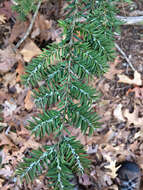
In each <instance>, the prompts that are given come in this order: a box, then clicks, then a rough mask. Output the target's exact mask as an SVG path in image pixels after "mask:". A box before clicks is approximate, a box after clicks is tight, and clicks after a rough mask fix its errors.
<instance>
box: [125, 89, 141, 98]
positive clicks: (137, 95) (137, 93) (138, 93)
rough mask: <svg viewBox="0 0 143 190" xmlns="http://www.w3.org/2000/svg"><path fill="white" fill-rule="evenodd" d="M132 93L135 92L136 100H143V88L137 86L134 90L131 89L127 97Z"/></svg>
mask: <svg viewBox="0 0 143 190" xmlns="http://www.w3.org/2000/svg"><path fill="white" fill-rule="evenodd" d="M130 92H134V93H135V98H141V99H143V87H141V88H140V87H138V86H135V87H134V88H133V89H129V90H128V91H127V93H126V95H128V94H129V93H130Z"/></svg>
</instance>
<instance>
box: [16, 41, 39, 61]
mask: <svg viewBox="0 0 143 190" xmlns="http://www.w3.org/2000/svg"><path fill="white" fill-rule="evenodd" d="M20 53H21V54H22V55H23V58H24V61H26V62H29V61H31V59H32V58H33V57H35V56H37V55H39V54H41V50H40V48H39V47H38V46H37V45H36V44H35V43H34V42H33V41H32V40H28V41H27V43H26V44H25V46H24V47H23V49H22V50H21V51H20Z"/></svg>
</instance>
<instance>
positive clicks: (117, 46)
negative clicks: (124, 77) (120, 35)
mask: <svg viewBox="0 0 143 190" xmlns="http://www.w3.org/2000/svg"><path fill="white" fill-rule="evenodd" d="M115 47H116V48H117V50H118V51H119V52H120V53H121V54H122V55H123V57H124V58H125V59H126V61H127V63H128V64H129V66H130V67H131V69H132V70H133V71H135V70H136V69H135V68H134V66H133V65H132V63H131V61H130V60H129V58H128V57H127V56H126V54H125V52H123V50H122V49H121V48H120V46H119V45H118V44H117V43H115Z"/></svg>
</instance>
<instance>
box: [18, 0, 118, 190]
mask: <svg viewBox="0 0 143 190" xmlns="http://www.w3.org/2000/svg"><path fill="white" fill-rule="evenodd" d="M67 2H68V6H67V8H66V13H67V15H66V17H65V19H64V20H60V21H59V25H60V26H61V27H62V28H63V33H62V40H61V42H59V43H58V44H56V43H52V44H51V45H50V46H47V48H46V49H44V50H43V52H42V54H41V55H40V56H39V57H37V58H35V59H33V60H32V62H31V63H29V64H28V66H27V67H26V74H25V75H24V76H23V82H24V84H25V85H27V86H31V87H32V88H33V93H34V99H35V103H36V105H37V106H38V107H39V108H41V109H42V110H43V113H41V114H39V115H38V116H37V117H34V118H33V121H29V126H28V129H29V130H31V132H32V133H33V134H35V136H36V137H40V138H42V137H43V136H45V135H46V134H48V135H50V134H51V133H52V134H53V136H55V138H53V141H54V142H55V144H53V145H51V146H47V145H46V146H43V147H42V148H41V149H39V150H33V151H32V153H31V154H30V155H29V157H28V158H24V161H23V162H22V163H20V165H19V166H18V169H17V172H16V173H17V174H18V175H19V176H20V178H21V179H22V178H26V179H27V180H28V179H30V180H33V179H34V177H37V176H38V175H39V174H41V173H42V171H47V177H48V178H49V179H50V180H51V183H52V184H51V185H52V187H54V188H55V189H56V190H62V189H63V190H66V189H73V185H72V184H71V183H70V180H71V178H73V176H74V175H75V174H83V172H84V168H87V166H89V160H88V159H87V155H86V152H85V151H84V149H83V146H82V145H81V143H80V142H79V141H76V139H75V137H72V136H71V135H70V131H69V126H72V127H73V128H79V129H80V130H81V132H83V133H84V134H89V135H92V134H94V131H95V129H96V128H97V127H99V126H100V124H99V122H98V119H99V117H98V116H97V114H96V113H95V111H94V110H93V108H92V104H93V103H94V102H95V101H96V100H97V98H98V95H97V93H96V91H95V89H93V88H92V87H91V86H89V84H88V82H89V80H90V79H92V77H93V76H94V75H96V76H101V75H102V74H103V73H105V72H106V71H107V68H108V64H107V62H108V61H109V60H112V59H113V57H114V50H113V47H114V41H113V40H114V35H113V32H114V31H115V30H116V29H117V28H118V26H119V24H120V23H119V22H118V21H117V20H116V17H115V7H114V3H113V1H111V0H100V1H95V0H91V1H87V0H68V1H67ZM40 81H41V82H40ZM35 87H36V88H35ZM34 88H35V89H34ZM70 136H71V137H70Z"/></svg>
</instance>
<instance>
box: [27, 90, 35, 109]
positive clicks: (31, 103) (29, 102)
mask: <svg viewBox="0 0 143 190" xmlns="http://www.w3.org/2000/svg"><path fill="white" fill-rule="evenodd" d="M32 95H33V92H32V91H31V90H29V91H28V92H27V95H26V98H25V100H24V103H25V108H26V109H27V110H28V111H30V110H32V109H33V107H34V105H35V104H34V101H33V100H32Z"/></svg>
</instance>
